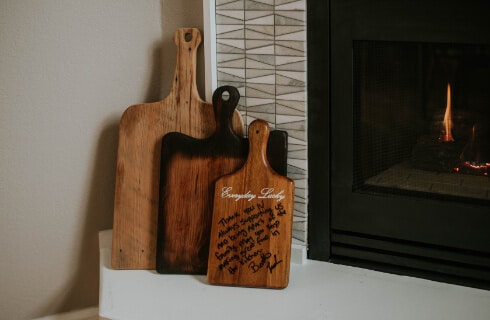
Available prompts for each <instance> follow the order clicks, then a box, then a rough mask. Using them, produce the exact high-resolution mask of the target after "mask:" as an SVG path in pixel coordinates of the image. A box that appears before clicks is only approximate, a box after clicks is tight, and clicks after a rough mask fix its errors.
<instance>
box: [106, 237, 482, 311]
mask: <svg viewBox="0 0 490 320" xmlns="http://www.w3.org/2000/svg"><path fill="white" fill-rule="evenodd" d="M111 241H112V230H106V231H101V232H100V233H99V242H100V301H99V314H100V316H101V317H105V318H108V319H112V320H153V319H158V320H162V319H170V320H180V319H183V320H184V319H185V320H193V319H199V320H206V319H230V320H242V319H257V320H262V319H270V320H275V319H294V320H299V319H301V320H383V319H389V320H404V319H407V320H424V319H427V320H438V319H444V320H451V319H455V320H456V319H457V320H461V319H467V320H480V319H481V320H488V319H490V291H486V290H479V289H474V288H468V287H462V286H456V285H450V284H445V283H439V282H434V281H429V280H423V279H418V278H412V277H404V276H397V275H392V274H386V273H381V272H376V271H370V270H366V269H361V268H354V267H348V266H343V265H336V264H332V263H327V262H319V261H312V260H306V261H305V262H304V263H303V264H300V263H292V264H291V273H290V282H289V286H288V287H287V288H286V289H283V290H272V289H255V288H241V287H225V286H212V285H209V284H207V281H206V277H205V276H193V275H162V274H158V273H156V272H155V271H151V270H112V269H111V268H110V265H111V263H110V262H111Z"/></svg>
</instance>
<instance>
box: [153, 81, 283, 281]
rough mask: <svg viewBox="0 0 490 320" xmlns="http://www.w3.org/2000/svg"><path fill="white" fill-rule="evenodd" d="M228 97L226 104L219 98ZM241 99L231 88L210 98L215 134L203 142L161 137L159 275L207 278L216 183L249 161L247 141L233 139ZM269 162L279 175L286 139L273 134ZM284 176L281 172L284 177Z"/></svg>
mask: <svg viewBox="0 0 490 320" xmlns="http://www.w3.org/2000/svg"><path fill="white" fill-rule="evenodd" d="M224 93H228V96H229V97H228V100H224V99H223V94H224ZM239 98H240V95H239V93H238V90H237V89H236V88H234V87H230V86H224V87H220V88H218V89H217V90H216V91H215V92H214V94H213V104H214V107H215V113H216V122H217V125H216V132H215V133H214V134H213V135H212V136H210V137H208V138H206V139H196V138H192V137H189V136H187V135H185V134H182V133H177V132H174V133H169V134H167V135H165V136H164V137H163V142H162V155H161V162H162V167H161V186H160V187H161V191H160V210H159V217H158V241H157V254H156V255H157V257H156V258H157V267H156V270H157V272H159V273H186V274H206V270H207V259H208V254H209V234H210V229H211V219H212V216H211V215H212V204H213V196H214V183H215V181H216V180H217V179H218V178H220V177H222V176H223V175H226V174H229V173H231V172H234V171H236V170H237V169H238V168H240V167H241V166H242V165H243V164H244V163H245V161H246V159H247V155H248V148H249V144H248V139H245V138H242V137H239V136H237V135H236V134H235V133H234V132H233V131H232V129H231V124H230V119H231V115H232V114H233V112H234V109H235V107H236V104H237V103H238V100H239ZM275 137H276V138H275V140H274V141H270V142H272V143H273V144H272V145H271V147H270V148H268V149H269V152H268V156H269V157H270V158H271V159H274V163H276V164H277V168H278V170H283V171H284V170H285V168H286V163H287V134H285V133H284V132H282V131H277V132H276V134H275ZM283 173H284V174H285V172H283Z"/></svg>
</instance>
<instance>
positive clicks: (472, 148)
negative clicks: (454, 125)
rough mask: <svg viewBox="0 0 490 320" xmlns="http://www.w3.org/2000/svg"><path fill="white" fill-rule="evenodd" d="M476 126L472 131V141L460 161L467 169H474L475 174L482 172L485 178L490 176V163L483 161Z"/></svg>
mask: <svg viewBox="0 0 490 320" xmlns="http://www.w3.org/2000/svg"><path fill="white" fill-rule="evenodd" d="M476 131H477V128H476V125H473V127H472V129H471V139H470V141H469V142H468V144H467V145H466V146H465V148H464V149H463V152H462V153H461V156H460V160H461V162H462V164H463V165H464V166H465V167H466V168H470V169H473V173H476V171H478V172H481V174H483V175H484V176H488V173H489V172H490V163H489V162H485V161H482V159H481V149H480V145H479V143H478V141H477V137H476V135H477V134H476Z"/></svg>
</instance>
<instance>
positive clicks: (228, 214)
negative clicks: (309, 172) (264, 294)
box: [207, 120, 294, 289]
mask: <svg viewBox="0 0 490 320" xmlns="http://www.w3.org/2000/svg"><path fill="white" fill-rule="evenodd" d="M269 131H270V129H269V126H268V124H267V122H265V121H263V120H255V121H254V122H252V123H251V125H250V127H249V131H248V139H249V141H250V151H249V155H248V159H247V162H246V163H245V165H244V166H243V167H242V168H241V169H239V170H238V171H237V172H235V173H232V174H229V175H226V176H224V177H221V178H220V179H218V180H217V181H216V183H215V188H214V202H213V219H212V223H211V239H210V248H209V259H208V272H207V278H208V281H209V283H210V284H220V285H232V286H245V287H258V288H275V289H281V288H285V287H287V285H288V282H289V266H290V257H291V241H292V224H293V209H294V182H293V181H292V180H291V179H289V178H287V177H284V176H281V175H279V174H278V173H276V172H275V171H274V170H273V169H272V168H271V167H270V165H269V162H268V160H267V158H266V156H265V154H266V143H267V138H268V137H269Z"/></svg>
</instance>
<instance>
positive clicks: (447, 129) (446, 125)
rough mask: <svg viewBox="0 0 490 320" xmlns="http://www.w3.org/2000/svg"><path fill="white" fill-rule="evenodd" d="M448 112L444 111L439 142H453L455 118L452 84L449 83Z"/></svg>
mask: <svg viewBox="0 0 490 320" xmlns="http://www.w3.org/2000/svg"><path fill="white" fill-rule="evenodd" d="M446 99H447V100H446V101H447V102H446V112H445V113H444V119H443V127H442V130H441V134H440V135H439V142H453V141H454V138H453V135H452V130H453V120H452V115H451V85H450V84H449V83H448V84H447V98H446Z"/></svg>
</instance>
